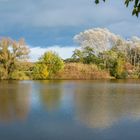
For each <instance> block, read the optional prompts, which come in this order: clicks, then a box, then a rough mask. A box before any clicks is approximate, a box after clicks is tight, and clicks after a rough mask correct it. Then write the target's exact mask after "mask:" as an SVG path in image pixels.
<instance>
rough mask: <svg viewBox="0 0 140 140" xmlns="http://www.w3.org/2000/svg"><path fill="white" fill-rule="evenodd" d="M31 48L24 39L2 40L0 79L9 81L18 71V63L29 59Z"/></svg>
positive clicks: (0, 47)
mask: <svg viewBox="0 0 140 140" xmlns="http://www.w3.org/2000/svg"><path fill="white" fill-rule="evenodd" d="M28 54H29V48H28V47H27V46H26V44H25V42H24V40H23V39H20V40H19V41H14V40H12V39H9V38H2V39H1V40H0V69H1V70H0V75H3V76H2V77H0V79H1V78H2V79H8V78H9V75H10V74H11V73H12V72H13V71H14V70H16V68H17V67H16V66H17V64H18V62H21V61H23V60H25V59H27V58H28Z"/></svg>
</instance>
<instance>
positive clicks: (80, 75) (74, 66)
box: [53, 63, 111, 80]
mask: <svg viewBox="0 0 140 140" xmlns="http://www.w3.org/2000/svg"><path fill="white" fill-rule="evenodd" d="M110 78H111V77H110V74H109V72H107V71H103V70H100V69H98V67H97V66H96V65H94V64H91V65H89V64H82V63H66V64H65V67H64V69H63V70H62V71H60V72H58V73H57V74H56V75H55V76H54V77H53V79H64V80H94V79H110Z"/></svg>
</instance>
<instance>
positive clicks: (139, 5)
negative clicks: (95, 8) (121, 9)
mask: <svg viewBox="0 0 140 140" xmlns="http://www.w3.org/2000/svg"><path fill="white" fill-rule="evenodd" d="M102 1H104V2H105V1H106V0H102ZM99 2H100V0H95V3H96V4H98V3H99ZM124 3H125V5H126V6H127V7H128V6H129V4H130V3H132V4H133V11H132V15H136V16H137V17H138V15H139V13H140V0H125V1H124Z"/></svg>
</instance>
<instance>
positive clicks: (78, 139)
mask: <svg viewBox="0 0 140 140" xmlns="http://www.w3.org/2000/svg"><path fill="white" fill-rule="evenodd" d="M139 130H140V81H139V80H108V81H106V80H101V81H100V80H96V81H1V82H0V140H132V139H133V140H140V131H139Z"/></svg>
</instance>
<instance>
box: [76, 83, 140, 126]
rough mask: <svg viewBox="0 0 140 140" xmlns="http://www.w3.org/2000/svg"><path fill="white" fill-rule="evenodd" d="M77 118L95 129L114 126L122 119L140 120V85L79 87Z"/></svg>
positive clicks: (77, 91) (77, 93) (77, 90)
mask: <svg viewBox="0 0 140 140" xmlns="http://www.w3.org/2000/svg"><path fill="white" fill-rule="evenodd" d="M75 104H76V117H77V119H78V120H80V121H82V122H83V123H85V124H87V125H88V126H89V127H93V128H106V127H110V126H112V125H113V124H114V123H115V122H117V121H119V120H120V119H121V118H122V117H124V116H125V117H128V118H130V119H133V120H137V119H140V87H139V85H138V84H136V85H135V84H133V85H132V84H111V83H110V84H97V85H96V84H94V85H91V86H90V87H77V88H76V94H75Z"/></svg>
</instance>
